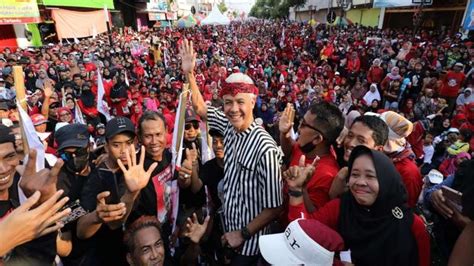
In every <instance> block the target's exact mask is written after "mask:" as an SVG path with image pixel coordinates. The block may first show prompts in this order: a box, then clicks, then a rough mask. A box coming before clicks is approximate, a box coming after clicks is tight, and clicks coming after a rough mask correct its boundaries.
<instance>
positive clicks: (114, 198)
mask: <svg viewBox="0 0 474 266" xmlns="http://www.w3.org/2000/svg"><path fill="white" fill-rule="evenodd" d="M99 178H100V179H101V181H102V184H104V187H105V191H109V192H110V195H109V196H108V197H107V199H106V200H105V202H106V203H107V204H118V203H120V194H119V190H118V183H117V177H116V176H115V173H114V172H112V171H110V170H109V169H105V168H99Z"/></svg>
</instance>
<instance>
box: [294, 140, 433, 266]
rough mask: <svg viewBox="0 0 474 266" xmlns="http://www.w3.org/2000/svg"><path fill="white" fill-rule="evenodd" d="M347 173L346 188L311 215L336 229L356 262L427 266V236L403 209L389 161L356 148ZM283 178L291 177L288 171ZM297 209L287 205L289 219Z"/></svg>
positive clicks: (401, 192)
mask: <svg viewBox="0 0 474 266" xmlns="http://www.w3.org/2000/svg"><path fill="white" fill-rule="evenodd" d="M299 167H300V169H299V171H296V172H299V173H300V175H301V174H306V173H307V171H305V170H306V169H308V167H302V166H299ZM288 171H290V172H291V171H292V169H290V170H288ZM290 172H288V173H290ZM291 173H295V171H294V170H293V171H292V172H291ZM349 173H350V174H349V177H348V179H347V184H348V187H349V191H348V192H346V193H345V194H343V195H342V197H341V198H340V199H335V200H333V201H331V202H329V203H327V204H326V205H325V206H324V207H322V208H320V209H319V210H318V211H316V212H314V213H313V214H311V218H314V219H317V220H319V221H320V222H322V223H324V224H326V225H328V226H329V227H331V228H332V229H334V230H336V231H338V232H339V233H340V235H341V236H342V238H343V240H344V244H345V247H346V248H347V249H349V250H350V251H351V257H352V263H354V264H355V265H429V261H430V242H429V237H428V234H427V232H426V230H425V227H424V224H423V222H422V220H421V219H420V218H419V217H418V216H416V215H415V214H414V213H413V212H412V210H411V209H409V208H408V207H407V192H406V189H405V187H404V185H403V183H402V181H401V178H400V175H399V174H398V172H397V170H396V169H395V166H394V165H393V163H392V162H391V161H390V159H389V158H388V157H387V156H385V155H384V154H383V153H381V152H378V151H374V150H370V149H369V148H367V147H365V146H357V147H356V148H355V149H354V150H353V151H352V154H351V157H350V159H349ZM285 177H287V178H294V177H291V174H287V173H285ZM296 178H299V177H296ZM292 201H293V203H294V202H297V201H296V200H295V197H293V196H291V195H290V205H292ZM300 208H302V206H301V205H295V206H293V205H292V206H290V212H289V219H290V220H294V219H295V218H297V217H298V216H299V213H300V210H299V209H300ZM306 218H309V217H306Z"/></svg>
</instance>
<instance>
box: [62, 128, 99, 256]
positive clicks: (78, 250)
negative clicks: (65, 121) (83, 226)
mask: <svg viewBox="0 0 474 266" xmlns="http://www.w3.org/2000/svg"><path fill="white" fill-rule="evenodd" d="M54 138H55V139H56V142H57V144H58V149H57V151H58V156H59V157H60V158H61V159H62V160H63V161H64V165H63V167H61V171H60V172H59V176H58V182H57V187H58V189H62V190H64V195H65V196H68V197H69V203H68V204H71V203H74V202H76V201H77V200H79V199H80V197H81V193H82V190H83V188H84V186H85V184H86V182H87V179H88V178H89V174H90V173H91V169H92V168H91V165H92V164H91V163H90V145H89V138H90V134H89V131H88V130H87V126H86V125H83V124H69V125H67V126H64V127H62V128H60V129H59V130H58V131H56V133H55V135H54ZM76 223H77V221H73V222H71V223H69V224H68V225H66V226H65V227H64V228H63V229H62V230H61V239H62V240H63V243H62V244H64V245H66V246H67V247H65V249H66V250H65V252H64V253H62V254H59V255H60V256H61V261H62V263H63V264H64V265H80V264H87V262H86V261H85V259H86V256H83V255H84V254H85V252H87V251H88V250H91V249H93V248H94V245H93V243H91V242H90V241H84V240H80V239H78V238H77V236H76Z"/></svg>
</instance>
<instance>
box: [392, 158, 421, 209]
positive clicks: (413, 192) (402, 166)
mask: <svg viewBox="0 0 474 266" xmlns="http://www.w3.org/2000/svg"><path fill="white" fill-rule="evenodd" d="M394 165H395V168H397V171H398V173H400V175H401V176H402V181H403V184H405V188H406V189H407V193H408V206H410V207H411V208H413V207H415V206H416V202H417V201H418V196H420V192H421V189H422V187H423V178H422V176H421V173H420V170H419V169H418V167H417V166H416V164H415V163H414V162H413V160H411V159H409V158H404V159H402V160H400V161H398V162H394Z"/></svg>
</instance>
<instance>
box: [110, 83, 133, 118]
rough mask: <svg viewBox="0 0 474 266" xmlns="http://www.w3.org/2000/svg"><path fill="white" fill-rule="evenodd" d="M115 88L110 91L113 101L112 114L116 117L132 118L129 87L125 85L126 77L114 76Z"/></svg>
mask: <svg viewBox="0 0 474 266" xmlns="http://www.w3.org/2000/svg"><path fill="white" fill-rule="evenodd" d="M112 81H113V84H114V85H113V87H112V89H111V90H110V100H111V101H112V113H113V115H115V116H130V109H129V107H128V106H127V103H128V102H127V99H128V98H129V97H128V92H127V91H128V90H127V89H128V86H127V84H126V83H125V76H124V75H120V76H119V77H117V76H114V77H113V79H112Z"/></svg>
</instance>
